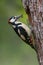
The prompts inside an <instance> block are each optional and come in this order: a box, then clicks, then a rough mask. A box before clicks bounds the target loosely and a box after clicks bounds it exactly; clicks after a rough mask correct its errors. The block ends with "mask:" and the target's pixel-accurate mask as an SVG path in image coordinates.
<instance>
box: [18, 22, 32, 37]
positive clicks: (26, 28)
mask: <svg viewBox="0 0 43 65" xmlns="http://www.w3.org/2000/svg"><path fill="white" fill-rule="evenodd" d="M19 26H21V27H22V28H24V29H25V30H26V32H27V34H28V35H29V36H30V34H31V30H30V28H28V26H27V25H25V24H23V23H22V24H21V25H18V27H19Z"/></svg>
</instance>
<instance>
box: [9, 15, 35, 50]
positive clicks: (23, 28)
mask: <svg viewBox="0 0 43 65" xmlns="http://www.w3.org/2000/svg"><path fill="white" fill-rule="evenodd" d="M20 17H22V15H19V16H11V17H10V18H9V19H8V23H9V24H10V25H11V26H12V28H13V29H14V31H15V32H16V34H17V35H18V36H19V37H20V38H21V39H22V40H23V41H24V42H25V43H27V44H28V45H30V46H31V47H32V48H33V49H34V48H35V45H34V43H33V39H32V32H31V29H30V28H29V27H28V26H27V25H26V24H24V23H22V22H19V21H17V20H18V19H19V18H20Z"/></svg>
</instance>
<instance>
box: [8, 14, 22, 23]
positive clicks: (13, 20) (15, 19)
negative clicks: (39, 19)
mask: <svg viewBox="0 0 43 65" xmlns="http://www.w3.org/2000/svg"><path fill="white" fill-rule="evenodd" d="M20 17H22V15H19V16H12V17H10V18H9V20H8V23H14V22H16V21H17V20H18V19H19V18H20Z"/></svg>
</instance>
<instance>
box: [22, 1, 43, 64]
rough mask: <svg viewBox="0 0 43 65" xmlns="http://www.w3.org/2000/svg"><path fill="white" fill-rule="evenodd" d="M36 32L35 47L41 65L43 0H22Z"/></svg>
mask: <svg viewBox="0 0 43 65" xmlns="http://www.w3.org/2000/svg"><path fill="white" fill-rule="evenodd" d="M22 3H23V7H24V9H25V11H26V13H27V15H28V18H29V20H30V24H31V26H32V27H33V33H34V34H35V37H34V40H35V49H36V51H37V56H38V61H39V65H43V0H22Z"/></svg>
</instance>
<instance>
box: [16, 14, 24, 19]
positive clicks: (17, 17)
mask: <svg viewBox="0 0 43 65" xmlns="http://www.w3.org/2000/svg"><path fill="white" fill-rule="evenodd" d="M20 17H23V15H19V16H15V18H16V20H17V19H19V18H20Z"/></svg>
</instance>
